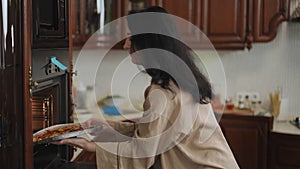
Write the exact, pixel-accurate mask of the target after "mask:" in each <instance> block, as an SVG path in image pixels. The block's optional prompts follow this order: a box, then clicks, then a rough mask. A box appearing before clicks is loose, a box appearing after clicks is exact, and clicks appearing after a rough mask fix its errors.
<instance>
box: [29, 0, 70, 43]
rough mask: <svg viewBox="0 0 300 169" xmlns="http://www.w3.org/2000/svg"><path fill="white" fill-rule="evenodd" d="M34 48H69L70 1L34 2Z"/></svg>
mask: <svg viewBox="0 0 300 169" xmlns="http://www.w3.org/2000/svg"><path fill="white" fill-rule="evenodd" d="M31 11H32V31H33V32H32V36H33V44H32V46H33V48H60V47H68V46H69V38H68V33H69V30H68V0H32V8H31Z"/></svg>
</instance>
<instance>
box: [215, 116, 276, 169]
mask: <svg viewBox="0 0 300 169" xmlns="http://www.w3.org/2000/svg"><path fill="white" fill-rule="evenodd" d="M219 123H220V126H221V129H222V131H223V133H224V136H225V138H226V140H227V142H228V144H229V146H230V148H231V150H232V152H233V154H234V156H235V158H236V160H237V163H238V164H239V166H240V168H242V169H267V168H268V167H267V157H268V156H267V153H268V140H269V133H270V130H271V129H272V125H273V118H272V117H263V116H253V115H249V114H242V113H240V114H234V113H229V114H226V113H225V114H223V115H222V116H221V118H220V122H219Z"/></svg>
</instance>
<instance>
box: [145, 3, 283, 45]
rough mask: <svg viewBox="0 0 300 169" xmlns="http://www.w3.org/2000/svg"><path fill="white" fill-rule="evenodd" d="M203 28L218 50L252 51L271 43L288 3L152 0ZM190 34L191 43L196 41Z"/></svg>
mask: <svg viewBox="0 0 300 169" xmlns="http://www.w3.org/2000/svg"><path fill="white" fill-rule="evenodd" d="M148 3H149V5H159V6H162V7H164V8H165V9H167V11H168V12H170V13H171V14H173V15H176V16H179V17H182V18H184V19H186V20H187V21H189V22H191V23H192V24H194V25H196V26H197V27H199V28H200V30H201V31H203V33H205V34H206V36H207V37H208V38H209V40H210V41H211V42H212V44H213V45H214V47H215V48H216V49H244V48H246V47H247V48H248V49H250V48H251V47H252V43H253V42H267V41H271V40H272V39H274V38H275V36H276V31H277V28H278V25H279V24H280V23H281V22H282V21H285V20H287V19H288V6H289V4H288V3H289V1H288V0H278V1H273V0H189V1H186V0H179V1H176V3H174V2H173V1H172V0H159V1H157V0H149V1H148ZM193 37H194V36H193V33H192V32H190V37H189V38H190V40H193Z"/></svg>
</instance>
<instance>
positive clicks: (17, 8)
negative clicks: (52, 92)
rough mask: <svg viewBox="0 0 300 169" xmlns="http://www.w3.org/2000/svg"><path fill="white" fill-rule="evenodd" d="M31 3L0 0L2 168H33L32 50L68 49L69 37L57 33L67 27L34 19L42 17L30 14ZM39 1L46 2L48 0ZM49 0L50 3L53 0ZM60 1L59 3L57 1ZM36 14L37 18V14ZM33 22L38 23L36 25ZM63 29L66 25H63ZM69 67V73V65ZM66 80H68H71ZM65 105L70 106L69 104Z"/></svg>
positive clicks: (30, 0)
mask: <svg viewBox="0 0 300 169" xmlns="http://www.w3.org/2000/svg"><path fill="white" fill-rule="evenodd" d="M32 2H37V1H36V0H24V1H20V0H2V1H0V18H1V19H0V41H1V42H0V79H1V80H0V164H1V168H3V169H11V168H13V169H14V168H26V169H32V168H33V167H34V166H33V163H34V162H33V161H34V159H33V157H34V155H33V143H32V133H33V130H32V98H33V97H32V96H33V92H32V91H33V90H32V89H34V88H35V86H36V85H38V84H34V83H33V81H32V77H33V71H32V63H33V62H32V53H33V51H34V50H35V51H36V50H39V49H41V51H45V49H44V48H48V49H47V50H49V48H50V47H51V48H64V50H66V51H68V50H69V48H68V47H69V46H68V45H69V40H68V39H65V36H64V38H61V36H60V35H61V33H63V34H65V35H68V33H67V32H68V31H69V30H62V29H59V28H58V27H56V26H54V28H53V29H52V26H53V25H43V24H42V22H35V21H36V19H43V18H36V17H35V16H33V13H34V12H36V9H35V8H34V9H33V8H32V7H33V6H34V5H35V4H32ZM40 2H42V3H46V4H48V2H50V1H47V2H46V1H40ZM51 2H53V3H54V1H53V0H51ZM62 2H63V4H61V3H62ZM69 2H71V0H57V1H55V3H56V5H58V4H60V5H58V6H56V7H55V9H57V10H58V9H60V10H59V12H62V8H64V10H65V9H68V5H67V6H65V5H66V4H67V3H69ZM32 5H33V6H32ZM44 7H45V6H44ZM52 7H53V6H52ZM49 8H50V6H49ZM51 9H54V8H51ZM40 10H41V8H40V9H39V11H40ZM57 10H56V11H57ZM67 11H69V9H68V10H67ZM40 12H41V11H40ZM44 12H45V11H44ZM38 16H39V17H41V15H38ZM51 16H53V15H51ZM51 16H50V17H51ZM55 16H56V15H55ZM52 19H54V20H52V21H53V23H54V22H55V23H61V22H60V21H62V20H63V21H64V24H65V26H66V25H67V23H68V20H66V19H67V17H66V18H60V17H55V18H52ZM56 19H58V20H56ZM60 19H62V20H60ZM50 20H51V19H50ZM39 21H41V20H39ZM36 23H38V24H37V25H36ZM43 23H44V22H43ZM35 26H37V27H35ZM48 26H49V27H48ZM46 27H47V28H46ZM35 28H38V29H35ZM48 28H49V29H48ZM63 29H69V28H68V26H66V27H64V28H63ZM37 30H39V31H38V32H36V31H37ZM58 30H60V31H58ZM52 33H54V34H52ZM56 33H57V34H56ZM36 35H39V36H36ZM34 39H35V40H34ZM48 45H49V46H48ZM52 50H56V49H52ZM67 53H68V52H67ZM39 57H40V60H43V61H49V60H46V59H45V58H46V57H43V56H39ZM68 57H70V62H71V60H72V58H71V55H68V54H67V59H69V58H68ZM43 66H44V67H43ZM43 66H41V67H38V70H40V71H43V70H45V69H44V68H45V65H43ZM69 70H70V72H72V68H71V67H70V68H69ZM44 73H45V72H44ZM68 80H70V82H71V79H68ZM68 84H70V83H68ZM40 86H41V85H40ZM62 90H65V91H67V92H69V90H70V89H69V87H68V89H66V88H62ZM65 105H71V103H69V104H68V103H67V104H65ZM62 113H68V112H62Z"/></svg>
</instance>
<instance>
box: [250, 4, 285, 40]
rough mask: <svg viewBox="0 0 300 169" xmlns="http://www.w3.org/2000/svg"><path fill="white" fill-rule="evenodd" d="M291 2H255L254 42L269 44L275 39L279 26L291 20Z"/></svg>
mask: <svg viewBox="0 0 300 169" xmlns="http://www.w3.org/2000/svg"><path fill="white" fill-rule="evenodd" d="M288 8H289V0H253V21H251V20H249V23H252V22H253V38H254V42H267V41H271V40H273V39H274V38H275V36H276V33H277V29H278V25H279V24H280V23H281V22H282V21H286V20H288V18H289V14H288V11H289V9H288Z"/></svg>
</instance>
